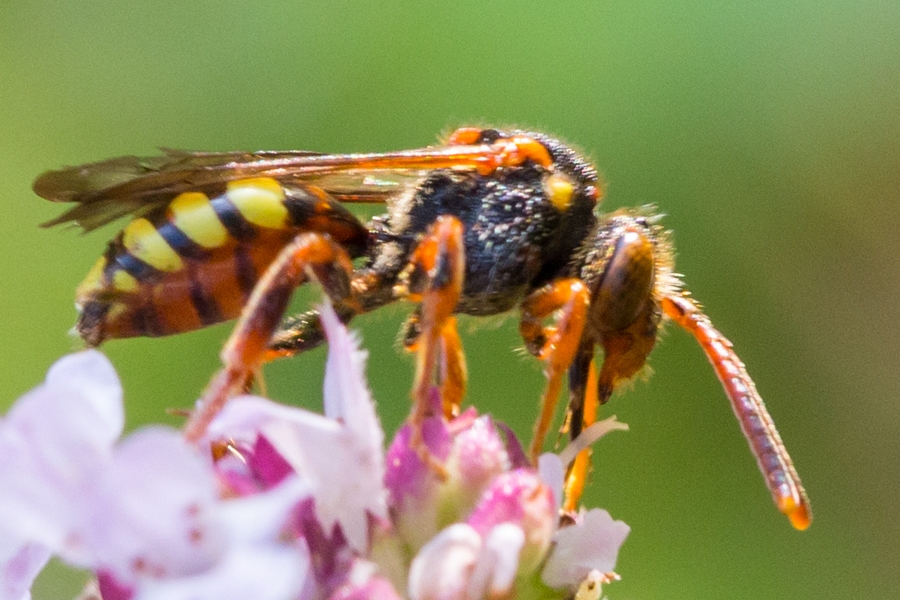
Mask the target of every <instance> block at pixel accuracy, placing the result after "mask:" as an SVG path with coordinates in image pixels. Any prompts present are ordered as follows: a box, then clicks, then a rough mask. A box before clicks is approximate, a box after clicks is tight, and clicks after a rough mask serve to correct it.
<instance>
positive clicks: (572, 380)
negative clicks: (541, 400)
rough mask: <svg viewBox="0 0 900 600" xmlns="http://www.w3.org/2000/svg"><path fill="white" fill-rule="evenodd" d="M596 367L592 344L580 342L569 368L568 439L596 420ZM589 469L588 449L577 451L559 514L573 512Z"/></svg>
mask: <svg viewBox="0 0 900 600" xmlns="http://www.w3.org/2000/svg"><path fill="white" fill-rule="evenodd" d="M597 381H598V377H597V368H596V366H595V364H594V342H593V340H585V339H582V343H581V346H579V348H578V353H577V354H576V355H575V360H573V361H572V366H571V367H569V411H568V414H567V415H566V426H565V427H564V431H565V430H568V432H569V436H570V438H571V439H573V440H574V439H575V438H577V437H578V436H579V435H580V434H581V432H582V431H583V430H584V428H585V427H587V426H589V425H591V424H592V423H594V422H596V420H597V413H598V411H599V408H600V399H599V398H598V396H597ZM590 468H591V449H590V447H588V448H586V449H585V450H583V451H581V452H579V453H578V454H577V455H576V456H575V460H573V461H572V464H571V465H569V468H568V472H567V475H566V481H565V486H564V488H563V511H564V512H567V513H572V512H575V511H576V510H577V509H578V501H579V500H580V499H581V496H582V494H583V493H584V486H585V484H586V483H587V476H588V472H589V471H590Z"/></svg>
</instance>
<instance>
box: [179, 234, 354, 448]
mask: <svg viewBox="0 0 900 600" xmlns="http://www.w3.org/2000/svg"><path fill="white" fill-rule="evenodd" d="M352 272H353V265H352V263H351V262H350V258H349V256H347V253H346V252H345V251H344V249H343V248H341V246H340V245H339V244H337V243H335V242H334V241H332V240H331V238H330V237H328V236H327V235H322V234H319V233H302V234H300V235H298V236H297V237H296V238H294V240H293V241H292V242H291V243H290V244H288V245H287V246H286V247H285V248H284V249H283V250H282V251H281V252H280V253H279V255H278V256H277V257H276V259H275V261H274V262H273V263H272V264H271V265H269V267H268V268H267V269H266V271H265V273H264V274H263V276H262V278H261V279H260V280H259V282H258V283H257V284H256V287H255V288H254V289H253V293H252V294H251V296H250V300H249V301H248V303H247V305H246V306H245V307H244V310H243V311H242V313H241V317H240V320H239V321H238V323H237V325H236V326H235V328H234V331H233V332H232V334H231V336H230V337H229V338H228V341H227V342H226V343H225V347H224V348H223V349H222V352H221V354H220V356H221V358H222V362H223V364H224V367H223V368H222V369H221V370H220V371H219V372H218V373H217V374H216V375H215V376H214V377H213V379H212V381H210V383H209V385H208V386H207V388H206V390H205V391H204V392H203V396H202V397H201V398H200V400H198V402H197V406H196V408H195V409H194V411H193V413H192V414H191V417H190V419H189V420H188V423H187V425H186V426H185V431H184V435H185V437H186V438H187V439H188V440H189V441H191V442H196V441H198V440H199V439H200V438H202V437H203V435H204V434H205V432H206V428H207V426H208V425H209V423H210V421H212V419H213V418H214V417H215V415H216V414H217V413H218V412H219V411H220V410H221V409H222V407H223V406H224V405H225V403H226V402H227V401H228V399H229V398H230V397H232V396H234V395H235V394H238V393H240V392H242V391H243V390H244V389H246V387H247V385H248V384H249V382H250V380H251V378H252V377H253V375H254V374H255V373H256V372H257V371H258V370H259V368H260V366H261V365H262V363H263V361H264V360H265V358H266V356H267V349H268V347H269V342H270V340H271V339H272V335H273V333H274V331H275V329H276V327H277V326H278V322H279V321H280V320H281V317H282V315H283V314H284V311H285V309H286V308H287V304H288V301H289V300H290V297H291V294H292V293H293V291H294V289H295V288H296V287H297V286H298V285H300V284H301V283H303V282H304V281H306V280H308V279H310V278H312V279H314V280H316V281H318V282H319V283H320V284H321V285H322V287H323V288H324V290H325V293H326V294H327V295H328V296H329V298H331V299H332V301H333V302H334V304H335V305H336V306H338V307H341V308H342V309H344V310H349V309H350V307H352V306H353V297H352V291H351V287H350V277H351V274H352Z"/></svg>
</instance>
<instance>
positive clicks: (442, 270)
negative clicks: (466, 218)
mask: <svg viewBox="0 0 900 600" xmlns="http://www.w3.org/2000/svg"><path fill="white" fill-rule="evenodd" d="M464 276H465V248H464V246H463V225H462V223H461V222H460V221H459V220H458V219H457V218H455V217H452V216H449V215H444V216H441V217H438V219H437V220H436V221H435V222H434V224H433V225H432V226H431V227H430V228H429V230H428V232H427V233H426V235H425V237H423V238H422V240H421V241H420V242H419V245H418V246H416V249H415V250H414V251H413V254H412V256H411V258H410V262H409V265H408V266H407V268H406V269H405V271H404V272H403V274H402V275H401V278H400V280H401V283H400V284H399V288H400V289H399V290H398V293H399V294H401V295H406V296H407V297H408V298H409V299H410V300H412V301H414V302H416V301H420V302H421V305H420V307H419V319H418V323H416V324H415V326H416V327H417V329H418V336H417V337H416V338H415V341H411V343H410V344H408V346H411V347H412V348H413V349H415V351H416V375H415V381H414V383H413V389H412V399H413V403H414V405H413V412H412V415H411V416H410V421H411V424H412V426H413V436H412V440H411V443H412V444H413V446H414V447H415V448H416V450H417V452H418V453H419V455H420V456H421V458H422V459H423V460H424V461H425V462H427V463H428V464H430V465H431V466H432V467H434V468H435V469H436V470H438V471H439V472H440V471H442V470H443V466H442V465H440V464H439V463H437V462H436V460H435V459H434V457H433V456H431V454H430V453H429V452H428V450H427V448H425V446H424V444H423V443H422V438H421V425H422V422H423V421H424V420H425V418H426V417H428V416H430V414H431V406H430V403H429V391H430V389H431V387H432V385H433V384H434V377H435V374H436V369H437V367H438V365H439V364H440V361H439V357H440V356H441V355H443V359H442V360H443V362H444V364H443V365H442V366H444V367H445V368H444V369H443V371H444V373H446V375H447V379H445V381H449V380H450V379H451V378H452V377H457V376H460V375H461V374H462V373H464V367H461V364H462V363H460V362H457V359H461V357H462V350H461V347H460V344H459V338H458V337H457V335H456V327H455V320H454V318H453V311H454V310H455V309H456V304H457V302H458V301H459V297H460V294H461V293H462V286H463V278H464ZM442 349H443V352H442ZM464 385H465V384H464V378H463V379H462V380H455V381H453V382H452V383H451V384H448V385H445V386H444V387H445V389H446V390H447V391H449V392H451V393H452V394H454V396H453V398H450V399H448V400H449V401H450V402H451V403H457V404H458V402H459V400H460V398H457V397H456V394H459V393H462V390H463V389H464ZM445 410H446V409H445Z"/></svg>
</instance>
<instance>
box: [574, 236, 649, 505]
mask: <svg viewBox="0 0 900 600" xmlns="http://www.w3.org/2000/svg"><path fill="white" fill-rule="evenodd" d="M608 243H611V244H612V250H611V252H610V253H609V254H606V253H598V257H599V258H598V259H597V262H596V264H591V265H585V266H584V267H583V270H582V274H583V275H584V277H585V280H586V281H588V282H589V285H591V288H592V290H593V293H592V296H591V308H590V315H589V317H588V326H587V331H586V333H585V336H584V340H583V341H582V346H581V348H580V349H579V353H578V355H577V357H576V358H575V360H574V362H573V364H572V367H571V368H570V370H569V434H570V436H571V438H572V439H575V438H576V437H578V435H579V434H580V433H581V432H582V430H584V429H585V428H586V427H589V426H590V425H591V424H593V423H594V422H595V421H596V419H597V412H598V409H599V405H601V404H605V403H606V401H607V400H609V398H610V396H612V393H613V391H614V390H615V388H616V386H617V385H619V384H620V383H622V382H623V381H627V380H629V379H631V378H632V377H634V375H636V374H637V373H638V372H639V371H640V370H641V369H642V368H643V367H644V364H645V363H646V360H647V355H648V354H649V353H650V351H651V350H652V349H653V346H654V345H655V343H656V333H657V329H658V325H659V320H660V309H659V307H658V305H657V304H656V302H655V301H654V299H653V294H654V284H655V270H656V269H655V265H656V251H655V248H654V245H653V243H652V241H651V240H650V239H649V238H648V237H647V236H646V235H644V233H642V232H641V231H640V230H639V229H638V228H630V227H626V228H624V229H623V230H622V231H621V233H619V234H618V235H617V237H615V238H613V239H612V240H610V241H609V242H608ZM597 343H599V344H600V345H602V346H603V351H604V357H603V365H602V367H601V368H600V372H599V373H597V372H596V369H595V367H594V364H593V352H594V345H595V344H597ZM589 469H590V449H585V450H582V451H581V452H580V453H579V455H578V456H577V457H576V459H575V461H574V462H573V464H572V465H571V467H570V468H569V471H568V474H567V476H566V483H565V490H566V494H565V500H564V508H565V509H566V510H575V509H576V508H577V504H578V501H579V500H580V497H581V493H582V491H583V489H584V485H585V480H586V479H587V474H588V471H589Z"/></svg>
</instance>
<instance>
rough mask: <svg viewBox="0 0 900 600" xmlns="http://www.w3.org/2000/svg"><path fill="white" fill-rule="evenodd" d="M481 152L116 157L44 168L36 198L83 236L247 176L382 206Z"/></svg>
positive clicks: (470, 164) (471, 163) (470, 163)
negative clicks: (57, 206)
mask: <svg viewBox="0 0 900 600" xmlns="http://www.w3.org/2000/svg"><path fill="white" fill-rule="evenodd" d="M483 152H484V150H483V148H480V147H475V146H471V147H470V146H437V147H430V148H422V149H418V150H404V151H400V152H394V153H386V154H319V153H316V152H305V151H289V152H185V151H180V150H164V154H163V155H161V156H153V157H147V158H142V157H137V156H122V157H119V158H113V159H109V160H104V161H100V162H96V163H90V164H86V165H80V166H76V167H66V168H64V169H60V170H57V171H47V172H46V173H43V174H42V175H40V176H39V177H38V178H37V179H36V180H35V182H34V191H35V193H36V194H37V195H39V196H41V197H43V198H46V199H48V200H51V201H54V202H74V203H76V206H74V207H73V208H71V209H69V210H68V211H66V212H64V213H63V214H62V215H60V216H59V217H56V218H55V219H52V220H50V221H48V222H46V223H44V224H43V226H45V227H51V226H53V225H59V224H63V223H74V224H76V225H78V226H80V227H81V228H82V229H83V230H84V231H85V232H87V231H91V230H93V229H96V228H97V227H100V226H102V225H105V224H107V223H109V222H111V221H114V220H116V219H118V218H120V217H124V216H140V215H144V214H146V213H148V212H151V211H153V210H154V209H157V208H159V207H162V206H165V205H166V204H167V203H169V202H170V201H171V200H172V198H174V197H175V196H176V195H178V194H180V193H182V192H187V191H192V190H198V189H203V188H204V187H207V186H211V185H216V184H224V183H227V182H229V181H234V180H238V179H245V178H248V177H272V178H274V179H277V180H279V181H281V182H284V183H291V184H293V185H300V186H304V185H316V186H319V187H321V188H322V189H324V190H325V191H326V192H329V193H331V194H332V195H333V196H334V197H335V198H337V199H339V200H342V201H345V202H384V201H385V200H386V198H387V197H388V196H390V195H392V194H394V193H396V192H397V191H399V190H400V189H403V188H405V187H406V186H409V185H411V184H412V183H413V182H415V181H417V180H418V179H419V178H420V177H421V176H422V175H423V174H424V173H426V172H427V171H428V170H430V169H433V168H438V167H454V168H475V167H476V165H477V163H478V161H479V160H480V159H481V154H482V153H483Z"/></svg>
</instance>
